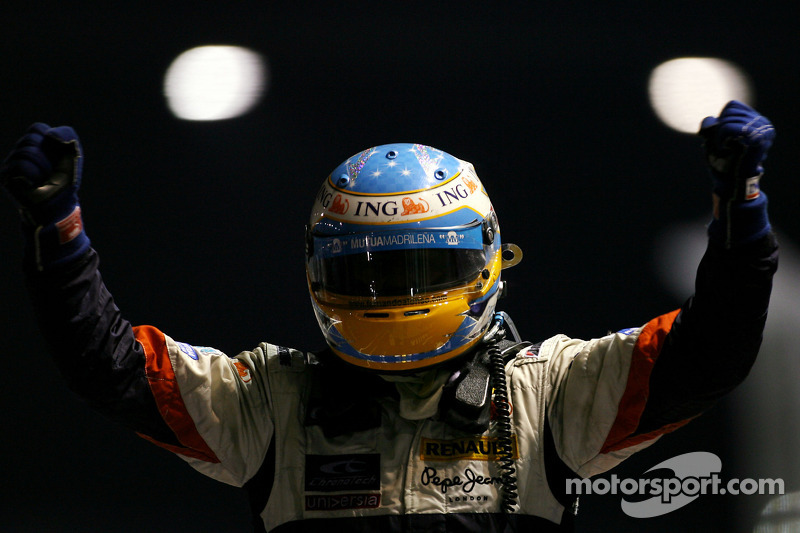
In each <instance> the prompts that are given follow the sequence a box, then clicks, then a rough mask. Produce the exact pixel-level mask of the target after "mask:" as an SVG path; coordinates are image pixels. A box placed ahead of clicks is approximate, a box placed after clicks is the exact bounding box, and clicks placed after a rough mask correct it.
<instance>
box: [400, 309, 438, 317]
mask: <svg viewBox="0 0 800 533" xmlns="http://www.w3.org/2000/svg"><path fill="white" fill-rule="evenodd" d="M430 312H431V310H430V309H416V310H414V311H406V312H405V313H403V316H414V315H427V314H428V313H430Z"/></svg>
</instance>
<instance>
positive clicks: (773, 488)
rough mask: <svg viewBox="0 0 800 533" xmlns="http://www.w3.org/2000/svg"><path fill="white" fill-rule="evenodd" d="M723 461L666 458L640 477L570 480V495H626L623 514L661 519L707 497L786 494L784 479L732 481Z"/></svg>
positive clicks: (700, 455)
mask: <svg viewBox="0 0 800 533" xmlns="http://www.w3.org/2000/svg"><path fill="white" fill-rule="evenodd" d="M721 471H722V461H721V460H720V458H719V457H718V456H717V455H715V454H713V453H710V452H691V453H685V454H683V455H678V456H676V457H673V458H671V459H667V460H666V461H663V462H661V463H659V464H657V465H655V466H654V467H652V468H650V469H649V470H647V471H646V472H644V475H643V476H642V477H641V478H638V479H631V478H626V479H620V478H619V477H617V475H616V474H612V475H611V476H610V478H594V479H568V480H567V486H566V492H567V495H573V496H580V495H582V494H600V495H604V494H620V493H621V494H623V497H622V502H621V503H620V505H621V507H622V511H623V512H624V513H625V514H626V515H628V516H631V517H633V518H653V517H655V516H661V515H664V514H667V513H670V512H672V511H675V510H677V509H680V508H681V507H684V506H685V505H688V504H689V503H691V502H693V501H694V500H696V499H697V498H699V497H700V496H704V495H707V494H719V495H724V494H732V495H747V496H749V495H753V494H783V493H784V486H783V479H780V478H778V479H758V480H756V479H731V480H728V481H727V482H723V481H722V479H721V478H720V476H719V474H720V472H721Z"/></svg>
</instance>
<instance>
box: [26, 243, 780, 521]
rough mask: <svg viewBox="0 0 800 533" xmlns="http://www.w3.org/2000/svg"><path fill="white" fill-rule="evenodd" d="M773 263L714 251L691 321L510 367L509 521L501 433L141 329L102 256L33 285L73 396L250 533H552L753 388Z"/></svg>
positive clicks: (760, 248)
mask: <svg viewBox="0 0 800 533" xmlns="http://www.w3.org/2000/svg"><path fill="white" fill-rule="evenodd" d="M776 262H777V248H776V245H775V243H774V239H773V238H772V237H771V236H770V237H769V239H763V240H762V241H761V242H759V243H757V246H756V245H753V246H751V247H749V248H748V249H747V250H744V251H742V250H740V251H736V252H732V251H728V250H722V249H721V248H719V249H718V248H716V247H714V246H710V247H709V251H708V252H707V253H706V256H705V257H704V259H703V262H702V263H701V266H700V270H699V272H698V282H697V292H696V295H695V296H694V297H693V298H692V299H690V300H689V301H688V302H687V303H686V304H685V305H684V306H683V307H682V308H681V309H680V310H676V311H674V312H672V313H669V314H667V315H662V316H659V317H658V318H655V319H653V320H651V321H650V322H648V323H647V324H646V325H644V326H643V327H641V328H635V329H632V330H625V331H622V332H619V333H613V334H609V335H607V336H605V337H602V338H599V339H595V340H590V341H582V340H576V339H570V338H567V337H565V336H563V335H558V336H555V337H552V338H550V339H548V340H546V341H545V342H543V343H542V344H541V345H540V346H522V347H521V348H519V349H518V350H516V351H515V353H512V354H511V355H510V357H509V358H508V361H507V363H506V367H505V368H506V375H507V382H508V391H509V399H510V404H511V410H512V414H511V419H512V427H511V430H512V443H513V447H512V453H513V459H514V467H515V469H516V472H515V478H516V492H518V494H519V497H518V501H517V505H516V507H515V509H514V511H513V512H512V513H504V512H502V510H501V499H502V491H503V482H502V474H501V472H500V469H499V463H498V461H497V449H496V448H497V440H496V438H495V436H494V435H495V432H494V430H495V428H494V426H495V424H496V420H492V422H491V423H490V424H489V429H488V431H487V432H485V433H484V434H482V435H472V434H469V433H468V432H465V431H463V430H459V429H456V428H454V427H451V426H450V425H448V424H446V423H445V422H443V421H441V420H439V417H437V416H433V417H429V418H426V419H423V420H407V419H404V418H403V417H401V416H400V414H399V409H398V397H397V394H396V390H395V388H394V387H395V386H394V384H392V383H387V382H386V381H384V380H382V379H380V378H379V377H377V376H374V375H372V374H369V373H365V372H362V371H360V370H356V369H348V368H344V363H339V362H337V361H336V360H335V358H332V357H324V356H323V355H322V354H320V355H319V357H317V356H315V355H314V354H307V353H304V352H300V351H297V350H291V349H286V348H280V347H276V346H273V345H270V344H266V343H263V344H261V345H259V346H258V347H257V348H255V349H253V350H252V351H244V352H242V353H240V354H238V355H236V356H235V357H232V358H231V357H228V356H227V355H225V354H223V353H221V352H219V351H218V350H215V349H213V348H207V347H202V346H198V345H192V344H186V343H183V342H177V341H175V340H172V339H171V338H170V337H168V336H166V335H165V334H163V333H162V332H161V331H159V330H158V329H156V328H154V327H151V326H141V327H136V328H132V327H131V326H130V324H129V323H128V322H126V321H125V320H124V319H123V318H121V315H120V312H119V310H118V309H117V308H116V306H115V305H114V303H113V300H112V299H111V296H110V295H109V294H108V292H107V290H106V289H105V286H104V284H103V283H102V280H101V278H100V275H99V273H98V271H97V263H98V261H97V257H96V254H95V253H94V252H93V251H90V252H89V253H88V254H87V256H85V257H84V258H83V259H82V260H81V261H79V262H77V263H76V264H74V265H71V266H70V268H65V269H61V270H59V271H57V272H45V273H36V272H29V279H30V282H31V283H30V286H31V289H32V293H33V297H34V302H35V305H36V308H37V311H38V313H39V318H40V322H41V324H42V329H43V331H44V332H45V334H46V337H47V338H48V340H50V341H51V345H52V346H53V350H54V356H55V359H56V362H57V363H58V365H59V367H60V368H61V370H62V372H63V373H64V375H65V378H66V379H67V381H68V383H69V385H70V386H71V387H72V388H73V389H74V390H76V391H78V392H79V393H80V394H81V395H82V396H83V397H85V398H86V399H87V400H88V401H89V403H90V404H91V405H92V406H94V407H95V408H97V409H98V410H100V411H101V412H103V413H105V414H107V415H109V416H111V417H113V418H115V419H117V420H121V421H122V422H123V423H125V424H126V425H128V426H130V427H132V428H133V429H134V430H136V431H137V432H139V433H140V434H141V435H142V436H144V437H145V438H147V439H149V440H152V441H154V442H156V443H157V444H159V445H161V446H163V447H165V448H167V449H170V450H172V451H173V452H175V453H177V454H178V455H179V456H180V457H182V458H183V459H185V460H186V461H187V462H189V464H191V466H192V467H194V468H195V469H197V470H198V471H200V472H202V473H204V474H206V475H208V476H211V477H212V478H214V479H217V480H220V481H222V482H225V483H229V484H233V485H237V486H244V487H245V488H246V489H247V490H248V491H249V493H250V501H251V504H252V507H253V513H254V518H255V520H254V524H255V527H256V529H265V530H268V531H280V532H283V531H300V530H302V531H305V530H309V531H320V530H322V529H323V528H325V527H334V526H331V524H330V522H332V521H335V522H334V523H335V527H336V530H343V529H344V528H347V529H349V530H352V531H374V530H381V531H426V532H433V531H484V532H488V531H506V530H508V531H511V530H516V529H519V530H523V529H525V530H534V529H532V528H533V527H534V526H535V527H536V528H538V529H535V530H536V531H547V530H551V529H557V528H558V527H559V525H560V524H561V525H565V524H566V523H568V522H569V521H570V520H569V517H570V511H571V509H570V506H571V499H570V498H566V497H565V495H564V494H563V490H564V487H565V480H566V479H567V478H568V477H588V476H592V475H595V474H597V473H600V472H604V471H606V470H608V469H610V468H612V467H614V466H615V465H617V464H618V463H619V462H620V461H622V460H624V459H625V458H626V457H628V456H630V455H631V454H632V453H634V452H635V451H637V450H640V449H642V448H644V447H646V446H649V445H650V444H652V443H653V442H654V441H655V440H657V439H658V438H659V436H660V435H662V434H664V433H665V432H668V431H671V430H672V429H674V428H676V427H678V426H680V425H681V424H683V423H685V422H686V421H688V420H689V419H691V418H693V417H695V416H697V415H698V414H700V413H701V412H702V411H703V410H705V409H707V408H708V406H709V405H711V404H712V403H713V402H714V401H715V400H716V399H717V398H719V397H720V396H721V395H722V394H724V393H725V392H727V391H729V390H730V389H731V388H733V387H734V386H735V385H736V384H738V383H739V382H740V381H741V380H742V379H744V377H745V376H746V374H747V372H748V371H749V369H750V366H751V365H752V364H753V361H754V359H755V355H756V353H757V351H758V347H759V344H760V340H761V331H762V329H763V325H764V320H765V318H766V308H767V304H768V300H769V292H770V287H771V278H772V274H773V272H774V270H775V267H776ZM732 285H736V287H737V291H731V290H729V289H730V287H731V286H732ZM689 363H691V364H689ZM688 368H691V369H692V371H691V372H687V369H688ZM565 508H566V512H565ZM526 528H530V529H526Z"/></svg>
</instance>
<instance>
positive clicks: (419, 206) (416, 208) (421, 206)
mask: <svg viewBox="0 0 800 533" xmlns="http://www.w3.org/2000/svg"><path fill="white" fill-rule="evenodd" d="M418 200H419V203H414V200H412V199H411V198H409V197H408V196H406V197H405V198H403V201H402V204H403V212H402V213H400V216H408V215H421V214H423V213H427V212H428V211H429V210H430V208H431V206H430V204H429V203H428V202H426V201H425V199H423V198H418Z"/></svg>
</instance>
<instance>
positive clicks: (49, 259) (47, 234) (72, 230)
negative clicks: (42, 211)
mask: <svg viewBox="0 0 800 533" xmlns="http://www.w3.org/2000/svg"><path fill="white" fill-rule="evenodd" d="M52 220H53V222H50V223H46V224H37V223H36V222H35V221H34V220H33V217H31V216H30V213H27V212H25V211H24V210H23V223H22V227H23V234H24V236H25V254H24V264H25V267H26V268H30V269H32V270H37V271H40V272H41V271H44V270H51V269H53V268H57V267H60V266H61V265H66V264H68V263H71V262H73V261H75V260H76V259H78V258H79V257H81V256H83V255H84V254H85V253H86V252H87V251H88V250H89V247H90V245H91V243H90V242H89V237H88V236H87V235H86V232H85V231H84V229H83V219H82V217H81V208H80V205H78V204H77V203H75V204H73V205H72V206H71V209H64V210H63V211H62V212H61V213H60V216H57V217H55V218H54V219H52Z"/></svg>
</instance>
